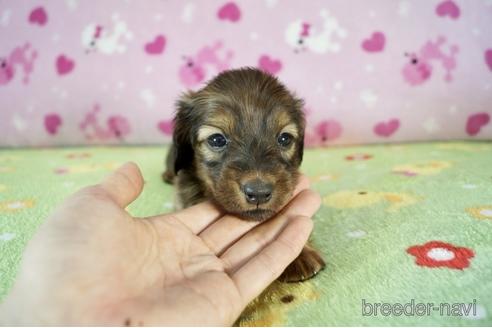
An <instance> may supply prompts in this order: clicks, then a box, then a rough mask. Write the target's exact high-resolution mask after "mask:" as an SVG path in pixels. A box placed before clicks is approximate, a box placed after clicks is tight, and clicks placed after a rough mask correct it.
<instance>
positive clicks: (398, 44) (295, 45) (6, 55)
mask: <svg viewBox="0 0 492 328" xmlns="http://www.w3.org/2000/svg"><path fill="white" fill-rule="evenodd" d="M0 58H1V59H0V64H1V67H0V145H14V146H17V145H65V144H85V143H90V144H92V143H138V144H148V143H162V142H166V141H169V137H170V133H171V131H172V116H173V111H174V108H173V104H174V101H175V100H176V98H177V96H178V95H179V94H180V93H181V92H182V91H184V90H186V89H197V88H199V87H200V86H202V85H203V83H204V82H205V81H206V80H208V79H210V78H211V77H213V76H214V75H215V74H217V73H218V72H219V71H221V70H224V69H228V68H235V67H240V66H246V65H247V66H256V67H260V68H262V69H264V70H266V71H268V72H270V73H272V74H275V75H277V76H278V77H279V78H280V79H281V80H282V81H284V82H285V83H286V84H287V85H288V86H289V87H290V88H291V89H292V90H295V91H296V92H297V94H298V95H300V96H301V97H303V98H304V99H305V100H306V112H307V118H308V131H307V137H306V141H307V143H308V144H309V145H320V144H323V145H325V144H351V143H368V142H387V141H406V140H429V139H450V138H460V139H461V138H475V139H491V138H492V122H490V116H491V115H492V1H490V0H474V1H470V0H468V1H465V0H461V1H460V0H413V1H406V0H399V1H396V0H395V1H393V0H378V1H375V0H373V1H362V0H361V1H356V0H351V1H348V0H337V1H315V0H312V1H294V0H254V1H253V0H249V1H246V0H244V1H238V0H234V1H227V0H225V1H224V0H220V1H215V0H214V1H198V0H195V1H190V0H187V1H177V0H176V1H171V0H169V1H161V0H147V1H136V0H127V1H117V0H105V1H77V0H66V1H41V0H38V1H27V0H22V1H21V0H17V1H13V0H12V1H1V2H0Z"/></svg>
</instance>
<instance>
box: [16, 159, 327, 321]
mask: <svg viewBox="0 0 492 328" xmlns="http://www.w3.org/2000/svg"><path fill="white" fill-rule="evenodd" d="M124 168H125V167H124ZM126 170H127V171H128V172H126V173H124V176H126V178H125V179H122V178H121V177H122V176H121V174H120V175H115V176H112V177H109V178H108V179H107V180H106V181H105V182H104V183H103V184H101V185H99V186H96V187H89V188H86V189H84V190H82V191H80V192H78V193H76V194H75V195H73V196H72V197H70V198H69V199H68V200H67V201H66V202H65V203H64V205H63V206H62V207H61V208H59V209H58V210H57V211H56V212H55V213H54V214H53V215H52V217H51V218H49V219H48V220H47V222H46V223H45V224H44V225H43V226H42V227H41V228H40V230H39V231H38V233H37V234H36V235H35V237H34V238H33V240H32V241H31V242H30V244H29V245H28V248H27V249H26V252H25V255H24V259H23V268H29V270H21V272H20V277H19V279H18V280H19V281H23V280H26V281H29V282H30V283H29V286H28V288H26V285H23V284H21V283H17V284H16V286H15V287H14V289H13V291H12V295H13V297H11V299H15V295H22V294H25V293H29V294H30V297H29V300H28V303H29V304H25V307H24V308H25V309H26V311H27V310H29V309H30V308H36V309H38V312H39V313H38V317H37V318H36V320H37V321H34V322H35V323H38V324H39V323H40V322H41V323H48V324H49V323H53V322H62V323H77V324H79V325H80V324H82V325H84V324H96V323H99V324H101V323H103V324H115V325H162V324H166V323H172V324H174V325H178V324H186V323H188V324H193V323H195V324H196V323H200V324H202V325H207V324H210V325H224V324H232V323H233V322H234V320H235V319H236V318H237V316H238V315H239V314H240V312H241V310H242V309H243V308H244V307H245V306H246V304H247V303H248V302H249V301H251V299H252V298H254V297H255V296H256V295H257V294H259V293H260V292H261V290H262V289H263V288H264V287H266V286H267V285H268V284H269V283H270V282H271V281H273V280H274V279H275V278H276V277H278V275H280V273H281V272H282V270H283V268H285V266H286V265H287V264H288V263H289V262H290V261H292V260H293V259H294V258H295V257H296V256H297V254H298V253H299V252H300V250H301V248H302V245H303V244H304V242H305V241H306V239H307V237H308V235H309V231H310V229H311V222H310V221H309V219H307V218H306V217H302V218H299V215H308V216H309V215H312V213H314V211H315V210H316V209H317V207H318V206H319V199H318V198H317V197H316V196H314V197H313V194H309V192H308V191H304V192H303V193H301V195H298V196H297V198H299V197H304V198H311V200H310V202H311V206H308V207H309V209H308V213H306V214H304V213H301V214H299V213H298V212H299V208H296V206H290V207H288V208H287V209H286V210H284V213H283V214H282V215H279V217H277V218H275V219H272V220H270V221H269V222H267V223H266V224H263V225H260V226H257V227H255V226H256V225H257V223H252V222H244V221H241V220H239V219H237V218H234V217H231V216H223V215H222V214H221V213H220V212H219V211H218V210H217V209H216V208H215V207H213V206H212V205H211V204H207V203H204V204H200V205H197V206H195V207H192V208H190V209H186V210H184V211H181V212H177V213H174V214H170V215H162V216H156V217H152V218H143V219H137V218H133V217H131V216H130V215H129V214H128V213H127V212H126V211H125V210H124V207H125V206H126V205H128V204H129V203H130V202H131V201H133V200H134V199H135V198H136V197H137V196H138V194H139V193H140V192H141V189H142V185H143V183H142V178H141V176H140V174H139V172H138V169H136V168H135V167H133V166H132V165H130V166H129V167H127V168H126ZM135 172H136V173H135ZM128 190H130V192H128ZM308 201H309V200H308ZM88 204H90V205H88ZM311 212H312V213H311ZM294 218H296V219H295V220H294ZM250 230H251V231H250ZM224 231H226V232H227V235H224ZM303 232H304V233H303ZM243 235H244V236H243ZM241 236H243V237H242V238H241V239H240V241H239V242H235V241H236V240H237V239H238V238H239V237H241ZM292 241H297V243H295V242H294V243H293V244H292ZM275 252H279V254H277V253H275ZM279 256H280V257H284V258H285V259H286V262H285V263H280V264H279V263H277V264H275V263H273V264H271V263H268V264H269V265H268V267H267V268H265V263H267V262H268V261H269V260H272V258H275V257H279ZM33 273H36V275H41V276H43V277H44V278H45V279H43V280H41V279H33V278H32V274H33ZM46 295H49V297H48V299H47V298H46ZM6 303H7V307H8V303H9V302H6ZM10 303H12V302H10ZM74 304H76V306H73V305H74ZM40 309H49V310H48V311H42V310H40ZM19 316H20V317H22V316H23V314H22V313H21V312H19ZM24 317H25V314H24Z"/></svg>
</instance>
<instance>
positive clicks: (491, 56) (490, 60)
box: [485, 49, 492, 71]
mask: <svg viewBox="0 0 492 328" xmlns="http://www.w3.org/2000/svg"><path fill="white" fill-rule="evenodd" d="M485 64H487V66H488V67H489V70H490V71H492V49H487V50H486V51H485Z"/></svg>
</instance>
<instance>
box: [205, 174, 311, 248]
mask: <svg viewBox="0 0 492 328" xmlns="http://www.w3.org/2000/svg"><path fill="white" fill-rule="evenodd" d="M307 188H309V180H308V178H307V177H306V176H305V175H301V176H300V177H299V181H298V183H297V186H296V188H295V190H294V193H293V195H292V197H295V196H297V195H298V194H299V193H300V192H301V191H303V190H305V189H307ZM260 223H261V222H259V221H247V220H242V219H239V218H238V217H236V216H234V215H226V216H224V217H223V218H221V219H220V220H217V221H216V222H214V223H213V224H211V225H210V226H209V227H207V228H206V229H205V230H203V231H202V232H201V233H200V237H201V238H202V240H203V242H205V244H207V246H208V247H209V248H210V249H211V250H212V251H213V252H214V253H215V254H221V253H222V252H223V251H225V250H226V249H227V248H228V247H229V246H230V245H232V244H233V243H234V242H235V241H237V240H238V239H239V238H241V236H243V235H244V234H245V233H247V232H248V231H250V230H251V229H253V228H254V227H256V226H257V225H259V224H260Z"/></svg>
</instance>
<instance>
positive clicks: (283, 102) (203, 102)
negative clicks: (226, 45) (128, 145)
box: [163, 68, 325, 282]
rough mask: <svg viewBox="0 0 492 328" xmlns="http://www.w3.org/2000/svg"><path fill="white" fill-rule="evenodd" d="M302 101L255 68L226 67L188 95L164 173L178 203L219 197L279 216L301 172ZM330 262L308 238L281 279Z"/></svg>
mask: <svg viewBox="0 0 492 328" xmlns="http://www.w3.org/2000/svg"><path fill="white" fill-rule="evenodd" d="M302 106H303V102H302V100H301V99H299V98H297V97H296V96H295V95H293V94H292V93H290V92H289V91H288V90H287V89H286V88H285V86H284V85H282V84H281V83H280V82H279V81H278V80H277V79H276V78H274V77H272V76H270V75H268V74H266V73H263V72H262V71H260V70H257V69H253V68H243V69H237V70H230V71H225V72H223V73H221V74H219V75H218V76H217V77H215V78H214V79H213V80H211V81H210V82H209V83H208V84H207V85H206V86H205V87H204V88H202V89H201V90H199V91H196V92H191V91H190V92H188V93H186V94H184V95H183V96H182V97H181V98H180V99H179V101H178V102H177V113H176V117H175V128H174V135H173V145H172V146H171V149H170V151H169V153H168V156H167V159H166V166H167V167H166V171H165V172H164V173H163V178H164V180H165V181H166V182H169V183H174V185H175V187H176V207H177V208H183V207H189V206H191V205H194V204H196V203H199V202H202V201H204V200H212V201H213V202H215V203H216V204H217V205H218V206H220V207H222V208H223V209H224V210H225V211H226V212H228V213H232V214H235V215H237V216H239V217H240V218H242V219H244V220H255V221H263V220H267V219H269V218H270V217H272V216H274V215H275V213H277V212H278V211H279V210H280V209H281V208H282V207H283V206H284V205H285V204H286V203H287V202H288V200H289V198H290V197H291V196H292V192H293V191H294V188H295V186H296V184H297V180H298V177H299V174H300V173H299V166H300V164H301V161H302V156H303V147H304V125H305V121H304V115H303V112H302ZM286 140H287V141H286ZM217 145H218V146H220V147H218V146H217ZM250 186H253V187H252V188H251V187H250ZM248 188H249V189H248ZM324 265H325V263H324V261H323V259H322V258H321V256H320V255H319V253H318V252H317V251H316V250H315V249H314V248H312V246H310V245H309V244H308V245H306V246H305V248H304V249H303V251H302V252H301V254H300V255H299V257H298V258H297V259H296V260H295V261H294V262H293V263H292V264H290V266H289V267H288V268H287V269H286V270H285V272H284V273H283V274H282V276H281V277H280V280H282V281H287V282H295V281H302V280H306V279H309V278H311V277H312V276H314V275H315V274H317V273H318V272H319V271H320V270H321V269H322V268H323V267H324Z"/></svg>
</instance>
